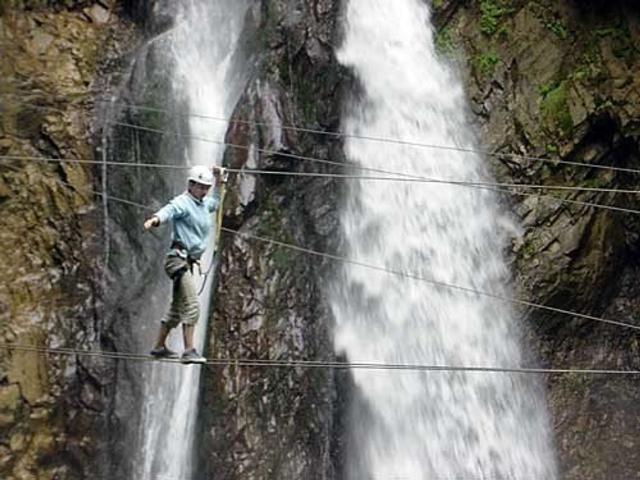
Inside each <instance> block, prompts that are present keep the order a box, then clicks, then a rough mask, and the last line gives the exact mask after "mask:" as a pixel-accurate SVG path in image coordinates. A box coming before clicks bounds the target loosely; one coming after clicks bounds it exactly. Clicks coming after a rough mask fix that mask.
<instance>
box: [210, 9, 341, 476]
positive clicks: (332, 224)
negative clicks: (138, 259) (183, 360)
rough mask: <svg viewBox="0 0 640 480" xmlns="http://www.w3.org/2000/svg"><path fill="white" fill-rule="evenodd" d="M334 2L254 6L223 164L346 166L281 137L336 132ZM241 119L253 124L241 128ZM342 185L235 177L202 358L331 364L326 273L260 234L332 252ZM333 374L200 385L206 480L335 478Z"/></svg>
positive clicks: (275, 372)
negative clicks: (245, 75)
mask: <svg viewBox="0 0 640 480" xmlns="http://www.w3.org/2000/svg"><path fill="white" fill-rule="evenodd" d="M338 9H339V2H336V1H332V0H312V1H300V0H295V1H286V2H279V1H278V2H273V1H255V2H253V3H252V5H251V6H250V8H249V12H248V14H247V19H246V21H247V25H246V32H245V41H246V48H247V49H248V50H249V51H250V52H251V53H252V55H253V57H252V58H253V61H254V62H255V68H254V72H253V75H252V77H251V79H250V81H249V82H248V84H247V87H246V89H245V93H244V95H243V97H242V98H241V100H240V102H239V104H238V106H237V108H236V112H235V114H234V116H233V120H232V123H231V127H230V129H229V131H228V135H227V141H228V142H229V143H232V144H236V145H245V146H249V145H251V146H252V148H251V149H250V150H247V149H243V148H228V149H227V153H226V155H225V165H227V166H230V167H233V168H243V167H245V168H256V169H260V170H265V169H266V170H272V171H274V172H277V171H288V170H291V171H297V172H329V171H333V170H335V168H333V167H331V166H328V165H322V164H318V163H313V162H311V161H309V160H304V159H302V158H300V157H298V158H294V157H292V155H294V156H301V157H304V156H307V157H317V158H323V159H331V160H334V161H342V160H343V157H342V153H341V149H340V142H339V141H336V139H335V138H333V137H327V136H323V135H314V134H310V133H304V132H297V131H294V130H291V129H287V126H290V125H304V126H305V127H307V128H316V129H319V130H336V129H337V128H338V122H339V114H340V98H341V88H342V87H341V86H342V77H341V75H342V73H341V71H340V69H339V68H338V66H337V63H336V60H335V58H334V56H333V52H332V45H333V44H335V43H336V38H337V35H338V13H339V10H338ZM247 122H248V123H247ZM339 196H340V185H339V184H338V183H336V182H332V181H328V180H327V179H318V178H315V179H314V178H290V177H289V178H286V177H278V176H269V175H261V176H255V177H254V176H250V175H247V176H234V177H233V178H232V181H231V184H230V189H229V194H228V197H227V201H226V202H225V226H227V227H229V228H232V229H238V230H239V231H240V232H241V235H232V234H230V233H225V234H224V235H223V244H222V249H223V250H222V251H223V255H222V261H221V265H220V268H219V273H218V286H217V288H216V291H215V300H214V312H213V327H212V332H211V336H210V341H209V346H208V354H209V355H211V356H214V357H217V358H234V357H238V358H252V359H253V358H255V359H282V360H284V359H326V360H329V361H330V360H333V359H334V356H333V353H332V352H333V348H332V336H331V326H332V320H331V317H330V315H329V312H328V305H327V303H326V300H325V293H326V290H325V285H324V284H323V280H324V279H325V278H326V277H327V274H328V272H330V271H331V268H332V264H331V263H329V262H327V261H326V260H323V259H321V258H317V257H316V258H314V257H309V256H307V255H305V254H303V253H300V252H296V251H291V250H287V249H285V248H283V247H281V246H277V245H274V244H272V243H269V242H267V241H264V240H259V239H255V238H253V239H252V238H246V237H243V236H242V234H248V235H257V236H260V237H263V238H268V239H274V240H277V241H280V242H285V243H290V244H295V245H299V246H302V247H306V248H311V249H315V250H318V251H329V252H331V251H334V252H335V250H336V247H337V242H338V240H337V239H336V238H335V233H336V231H337V228H338V227H337V211H336V205H337V202H338V200H339ZM335 385H336V379H335V377H334V373H333V372H331V371H329V370H313V369H292V368H283V369H274V368H236V367H233V366H228V367H224V368H222V369H221V370H220V371H217V372H215V374H213V375H210V376H207V377H205V379H204V386H205V387H204V388H205V390H204V392H203V408H202V414H201V415H202V416H203V424H202V437H201V441H202V446H201V452H200V457H201V461H202V464H203V470H204V472H206V473H204V475H206V477H204V478H214V477H215V478H224V479H252V478H253V479H259V478H309V479H330V478H336V477H335V475H336V472H335V465H336V464H337V463H339V460H337V459H336V457H337V456H338V455H337V453H336V451H335V439H336V437H337V436H338V435H337V434H336V432H335V429H336V423H335V422H336V421H338V420H337V419H336V408H335V405H334V400H335Z"/></svg>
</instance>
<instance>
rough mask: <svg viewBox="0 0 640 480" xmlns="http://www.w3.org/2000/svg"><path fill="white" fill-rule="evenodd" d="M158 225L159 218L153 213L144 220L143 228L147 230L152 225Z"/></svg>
mask: <svg viewBox="0 0 640 480" xmlns="http://www.w3.org/2000/svg"><path fill="white" fill-rule="evenodd" d="M158 225H160V219H159V218H158V217H156V216H155V215H154V216H153V217H151V218H149V219H147V220H146V221H145V222H144V229H145V230H149V229H150V228H152V227H157V226H158Z"/></svg>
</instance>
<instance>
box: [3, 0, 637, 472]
mask: <svg viewBox="0 0 640 480" xmlns="http://www.w3.org/2000/svg"><path fill="white" fill-rule="evenodd" d="M153 3H154V2H136V1H123V2H104V1H103V2H97V1H67V2H63V3H61V2H53V1H45V0H43V1H35V0H34V1H27V0H25V1H20V2H19V1H13V2H10V3H6V2H5V3H2V4H1V5H0V29H1V30H0V42H1V43H0V46H1V50H2V53H3V58H2V62H1V64H0V68H1V69H2V76H1V78H0V95H1V97H0V98H1V100H0V115H1V118H0V120H1V122H0V154H1V155H27V156H31V155H33V156H47V157H48V156H52V157H66V156H75V157H76V158H87V159H93V158H96V159H98V157H96V156H95V155H96V153H97V152H96V151H95V149H94V147H95V146H96V145H97V144H98V143H99V138H98V134H99V132H98V131H97V130H96V129H95V125H96V123H95V122H94V119H95V115H96V111H95V110H94V109H93V107H94V105H93V104H92V99H93V98H95V97H97V96H98V94H99V91H100V90H101V89H102V88H103V87H104V86H105V82H106V79H107V78H110V79H111V80H109V82H110V84H113V83H117V82H116V80H115V79H117V77H118V76H119V75H120V74H122V71H123V70H124V69H125V64H126V62H125V61H124V59H125V58H126V57H127V48H130V45H135V44H136V42H137V40H138V39H139V32H136V31H135V29H134V27H133V26H132V25H131V23H130V22H129V21H128V20H125V19H124V13H129V14H131V15H132V16H134V17H135V19H136V21H137V22H138V24H139V25H141V26H142V28H144V29H145V30H146V31H147V35H151V34H152V33H153V32H157V31H162V30H163V29H165V28H166V25H168V24H169V22H170V19H168V18H167V19H166V22H162V21H161V20H156V22H155V23H154V24H152V25H151V24H148V23H146V20H147V19H148V18H149V17H150V12H151V10H152V6H153ZM631 3H632V2H623V1H609V2H600V1H588V2H582V1H580V2H578V1H572V0H566V1H563V2H553V1H551V0H532V1H525V0H514V1H509V2H506V1H501V0H479V1H476V2H472V1H468V0H467V1H465V0H434V1H433V4H434V8H435V14H434V18H435V21H436V24H437V28H438V34H437V38H436V41H437V43H438V45H439V48H440V50H441V52H442V55H443V57H445V58H447V59H448V60H449V61H451V62H453V63H454V64H455V68H457V69H458V70H459V71H460V72H461V77H462V78H463V80H464V82H465V83H466V86H467V91H468V94H469V99H470V112H469V116H470V118H472V120H473V121H474V122H475V125H476V128H477V132H478V135H479V136H480V137H482V138H483V139H484V140H485V143H486V145H485V146H486V148H487V149H488V150H491V151H499V152H503V153H516V154H520V155H528V156H536V157H537V156H539V157H545V158H550V159H552V160H560V159H562V160H570V161H577V162H588V163H596V164H601V165H615V166H619V167H625V168H640V167H639V160H640V158H639V157H640V154H639V148H638V135H639V128H640V126H639V124H638V118H640V115H639V112H638V108H640V107H639V105H640V101H639V100H640V98H638V97H639V96H640V84H639V83H638V82H639V80H638V77H637V71H638V54H639V51H638V50H639V45H640V26H639V25H640V22H639V17H640V14H639V13H638V9H637V8H634V6H633V5H632V4H631ZM341 4H342V2H339V1H338V0H271V1H268V0H255V1H254V2H252V4H251V7H250V9H249V12H248V15H247V19H246V21H247V27H246V32H245V33H246V35H245V38H246V45H245V48H246V50H247V51H248V52H249V54H250V59H251V62H252V64H253V67H254V70H253V72H252V75H251V78H250V80H249V82H248V84H247V87H246V89H245V93H244V95H243V97H242V100H241V102H240V103H239V105H238V107H237V109H236V112H235V114H234V119H235V120H238V121H249V122H255V123H251V124H247V123H241V122H238V123H234V124H232V126H231V128H230V130H229V132H228V135H227V140H228V141H229V142H230V143H233V144H240V145H248V144H251V145H252V146H253V147H252V149H250V150H246V149H241V148H229V149H228V150H227V153H226V156H225V164H226V165H228V166H232V167H236V168H239V167H242V166H245V167H246V168H260V169H268V170H274V171H278V170H296V171H320V172H332V171H334V167H331V166H328V165H321V164H316V163H311V162H309V161H306V160H303V159H300V158H294V157H292V156H290V155H291V154H294V155H299V156H310V157H318V158H327V159H331V160H334V161H343V156H342V152H341V146H340V142H339V140H337V139H335V138H332V137H327V136H322V135H315V134H311V133H304V132H295V131H292V130H288V129H286V128H285V126H286V125H291V124H295V125H304V126H306V127H313V128H318V129H320V130H323V129H324V130H337V129H339V120H340V113H341V112H340V109H341V108H342V103H343V101H344V100H345V98H346V96H345V95H344V91H345V90H346V89H349V88H351V87H352V81H351V79H350V77H349V74H348V72H345V71H343V70H341V69H340V68H339V67H338V66H337V64H336V61H335V58H334V56H333V46H334V45H336V44H339V40H340V7H341ZM9 5H11V8H8V6H9ZM125 45H129V46H128V47H125ZM158 88H162V86H160V87H158ZM25 92H28V93H25ZM7 94H9V95H7ZM143 100H144V101H145V102H146V101H147V100H149V98H144V99H143ZM24 101H27V102H28V104H26V103H22V102H24ZM131 120H132V121H134V120H137V121H139V122H140V124H143V123H144V124H146V125H149V122H151V126H157V127H158V128H161V127H162V124H161V123H157V124H156V123H154V122H156V121H157V122H159V120H158V119H156V118H138V119H135V118H133V119H131ZM135 143H136V144H139V145H140V144H141V145H143V147H144V149H145V150H148V152H151V153H149V155H150V157H151V156H153V155H152V153H153V152H156V151H157V150H158V149H162V148H164V147H162V145H161V144H160V143H158V142H157V140H154V139H153V138H152V136H146V137H145V136H144V135H143V136H141V137H140V138H137V139H136V142H135ZM125 144H126V145H125ZM123 145H124V146H123V147H122V148H123V149H124V148H128V147H127V145H129V144H128V143H127V142H123ZM434 154H437V152H434ZM490 161H491V163H492V167H493V170H494V173H495V175H496V177H497V178H498V179H499V180H500V181H505V182H518V183H528V182H530V183H548V184H567V185H581V186H593V187H615V188H618V187H619V188H637V185H638V180H637V176H636V175H634V174H631V173H629V172H612V171H608V170H604V169H603V170H597V169H583V168H579V167H577V166H572V165H564V164H559V163H557V162H552V163H543V162H534V161H528V160H523V159H518V158H515V157H490ZM335 171H336V172H338V171H341V170H335ZM98 173H99V172H97V171H96V170H95V169H93V168H90V167H89V166H81V165H77V164H64V165H58V164H44V163H32V162H26V161H19V160H11V161H5V160H1V161H0V219H2V220H1V222H2V228H1V229H0V239H2V243H1V245H2V247H3V248H1V249H0V271H2V272H3V273H4V275H3V278H2V280H0V336H1V337H2V342H15V343H23V344H35V345H40V346H52V347H55V346H73V347H75V348H80V349H90V348H107V349H111V348H112V347H113V345H114V343H117V342H116V339H114V338H113V335H114V333H115V332H116V331H122V327H123V326H126V325H125V324H127V322H129V317H121V318H118V317H117V315H114V318H113V319H112V320H113V322H114V325H110V324H104V323H101V320H103V319H104V317H103V316H101V315H100V310H101V307H102V305H103V300H104V299H103V292H102V291H101V281H102V273H101V270H100V268H99V262H100V260H101V258H102V257H101V256H102V254H103V245H102V243H101V242H102V237H101V235H102V219H101V211H100V209H99V204H98V203H97V202H98V200H96V199H95V198H94V197H92V196H91V195H90V194H88V193H87V189H88V188H90V189H93V188H99V185H98V180H97V179H98ZM112 180H113V181H114V182H118V183H119V185H118V188H125V189H128V190H127V193H130V192H133V188H134V187H133V186H132V185H129V183H127V182H130V179H128V177H126V176H125V175H124V174H121V175H120V176H118V175H115V176H114V177H113V179H112ZM61 182H66V184H63V183H61ZM341 186H342V184H341V183H340V182H332V181H328V180H326V179H285V178H283V177H277V176H273V177H272V176H260V177H252V176H250V175H245V176H234V177H232V181H231V184H230V188H229V194H228V197H227V202H226V203H225V226H226V227H229V228H232V229H238V230H239V231H240V232H242V233H246V234H251V235H258V236H261V237H264V238H272V239H276V240H279V241H284V242H287V243H292V244H296V245H300V246H304V247H309V248H312V249H314V250H318V251H326V252H331V253H335V252H337V251H339V242H340V239H339V238H338V237H337V236H336V235H337V234H336V232H338V230H339V228H338V222H337V217H336V207H337V206H338V205H339V202H340V196H341V190H340V189H341ZM151 188H152V187H151V186H150V187H149V189H151ZM147 193H148V192H147ZM545 194H546V195H553V196H556V197H559V199H562V200H570V201H572V202H595V203H602V204H605V203H606V204H609V205H613V206H617V207H621V208H632V209H634V208H636V207H635V203H637V202H635V198H636V197H635V196H622V195H619V194H610V193H596V192H582V193H581V192H553V191H548V192H545ZM122 196H126V195H122ZM559 199H554V198H549V197H548V196H544V195H532V196H511V195H509V196H504V201H505V205H508V207H509V208H512V209H513V211H514V212H515V215H516V216H517V218H518V220H519V221H520V223H521V224H522V226H523V230H522V234H521V236H520V237H518V238H515V239H514V242H513V252H512V256H513V272H514V276H515V283H516V286H517V289H518V294H519V295H520V296H523V297H526V298H528V299H531V300H532V301H536V302H540V303H544V304H549V305H552V306H556V307H559V308H565V309H570V310H575V311H579V312H583V313H589V314H593V315H599V316H604V317H607V318H616V319H620V320H623V321H626V322H630V323H638V322H637V321H636V320H635V319H636V318H637V315H638V312H639V311H640V305H639V301H638V293H640V292H638V290H639V288H638V287H637V281H636V279H637V271H638V261H637V258H638V256H637V253H638V246H639V245H638V234H639V233H640V230H639V228H640V226H639V225H638V220H637V215H636V214H633V213H629V212H622V211H610V210H602V209H595V208H593V207H589V206H587V205H584V204H579V203H566V202H565V203H563V202H560V201H559ZM117 211H118V210H116V212H117ZM122 214H123V218H125V217H126V218H131V221H136V219H137V218H138V217H136V216H134V214H133V213H132V212H129V211H123V212H122ZM123 242H125V243H126V242H130V243H136V242H137V240H136V238H133V239H124V240H123ZM222 248H223V256H222V262H221V265H220V269H219V272H218V286H217V288H216V292H215V302H214V312H213V326H212V331H211V335H210V337H209V343H208V347H207V352H206V353H207V355H208V356H214V357H217V358H228V357H231V358H233V357H241V358H257V359H260V358H269V359H289V358H291V359H319V358H322V359H326V360H332V359H333V355H334V354H333V348H332V334H331V327H332V320H331V318H330V315H329V312H328V308H327V305H326V304H325V303H324V300H323V299H324V297H325V295H324V293H325V292H326V290H325V288H326V287H325V286H324V284H323V279H326V278H328V277H329V275H330V273H331V269H332V268H333V265H332V264H331V263H330V262H328V261H327V260H322V259H320V258H314V257H309V256H307V255H305V254H303V253H298V252H294V251H290V250H285V249H282V247H278V246H276V245H274V244H270V243H268V242H265V241H261V240H257V239H251V238H244V237H242V236H239V235H232V234H230V233H225V234H224V236H223V246H222ZM140 249H141V250H144V249H143V248H142V247H140ZM140 262H141V263H144V259H141V260H140ZM132 269H133V267H132ZM136 269H137V267H136ZM141 288H142V287H141ZM137 292H138V291H137V290H136V291H128V292H124V291H123V292H122V293H123V295H125V296H126V298H129V297H135V296H140V295H138V293H137ZM121 298H122V297H120V296H118V302H119V301H120V300H121ZM126 298H125V300H126ZM125 300H122V302H125ZM116 303H117V302H116ZM525 313H526V325H527V326H528V327H529V328H528V334H527V336H526V338H525V339H523V342H524V343H526V344H527V345H530V346H531V350H532V357H535V358H532V361H539V362H541V363H542V364H543V365H544V366H547V367H584V368H590V367H594V368H601V367H611V368H638V367H639V365H638V363H639V362H638V343H637V339H636V336H635V334H633V332H632V331H628V330H623V329H620V328H617V327H612V326H602V325H598V324H595V323H592V322H586V321H583V320H576V319H571V318H568V317H562V316H558V315H550V314H546V313H543V312H541V311H533V310H532V311H529V312H525ZM118 346H119V347H121V348H125V347H127V345H122V344H118ZM116 375H117V372H116V371H115V365H114V364H110V363H108V362H107V363H105V362H103V361H94V360H88V359H86V358H80V357H77V358H76V357H62V356H61V357H55V356H40V355H34V354H33V353H27V352H19V351H12V352H7V351H6V350H0V477H2V478H7V479H32V478H42V479H52V478H65V479H67V478H69V479H75V478H78V479H79V478H87V477H89V476H92V475H93V476H97V478H102V477H101V476H100V475H101V472H99V471H98V470H97V469H96V465H99V464H100V462H99V461H96V459H99V458H104V457H101V455H103V454H104V451H105V449H106V448H107V446H108V445H107V442H108V441H110V438H109V437H108V435H107V434H106V433H105V428H106V427H107V426H108V427H109V428H116V430H117V428H118V422H117V421H114V420H113V418H110V417H112V416H113V413H114V405H113V402H114V398H116V393H117V392H114V382H115V378H116ZM338 375H339V374H337V373H332V372H330V371H320V370H319V371H313V370H302V369H282V370H278V369H268V370H267V369H259V368H239V367H233V366H229V367H224V368H220V369H219V370H210V371H209V373H207V374H206V376H205V377H204V390H203V393H202V405H203V408H202V419H201V423H200V425H201V431H200V437H199V440H198V442H197V443H198V445H199V446H200V449H199V452H198V457H199V462H200V464H201V465H200V467H201V468H200V469H199V471H200V472H201V476H202V478H225V479H236V478H237V479H240V478H242V479H250V478H310V479H316V478H317V479H331V478H340V463H341V458H340V451H341V442H342V438H341V431H342V425H341V422H342V418H341V405H342V403H343V402H344V401H346V400H345V398H346V395H347V394H348V391H345V390H344V389H343V387H344V385H345V384H346V383H348V378H343V377H340V376H338ZM546 385H547V398H548V400H549V402H550V405H551V411H552V415H553V421H554V430H555V435H556V446H557V450H558V457H559V462H560V465H561V468H562V472H563V473H562V478H567V479H601V478H631V477H632V476H634V475H635V472H636V471H638V470H639V469H640V457H639V456H638V454H637V451H638V448H637V447H638V440H637V432H638V429H639V427H640V425H639V424H638V418H639V415H640V411H639V407H638V405H639V404H640V403H639V402H638V400H639V398H638V397H639V395H640V394H639V393H638V390H637V388H635V384H634V381H633V380H625V379H614V378H611V377H585V376H579V375H561V376H553V377H548V378H547V379H546ZM134 393H135V392H134ZM126 395H130V396H132V395H133V394H132V393H130V392H129V393H127V394H126ZM126 395H125V397H126ZM127 398H129V397H126V398H124V400H123V401H121V402H120V403H121V404H122V403H124V402H126V399H127ZM116 416H117V415H116ZM116 420H117V419H116ZM111 447H112V445H109V448H111ZM125 450H126V446H123V445H120V447H119V449H118V450H117V451H118V454H124V453H126V452H125Z"/></svg>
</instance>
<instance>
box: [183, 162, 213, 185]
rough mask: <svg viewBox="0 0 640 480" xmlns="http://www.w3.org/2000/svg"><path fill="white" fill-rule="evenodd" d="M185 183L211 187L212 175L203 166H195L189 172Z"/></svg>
mask: <svg viewBox="0 0 640 480" xmlns="http://www.w3.org/2000/svg"><path fill="white" fill-rule="evenodd" d="M187 181H190V182H196V183H200V184H202V185H209V186H211V185H213V173H212V172H211V170H210V169H209V168H207V167H205V166H204V165H196V166H195V167H191V170H189V176H188V177H187Z"/></svg>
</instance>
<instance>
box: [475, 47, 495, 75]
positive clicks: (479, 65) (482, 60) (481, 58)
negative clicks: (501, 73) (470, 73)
mask: <svg viewBox="0 0 640 480" xmlns="http://www.w3.org/2000/svg"><path fill="white" fill-rule="evenodd" d="M499 62H500V57H499V56H498V54H497V53H496V52H494V51H493V50H491V51H488V52H484V53H481V54H479V55H476V56H475V57H473V59H472V60H471V63H472V65H473V68H474V69H475V71H476V72H477V73H479V74H480V75H481V76H483V77H486V76H488V75H491V74H492V73H493V71H494V70H495V68H496V65H497V64H498V63H499Z"/></svg>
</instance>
